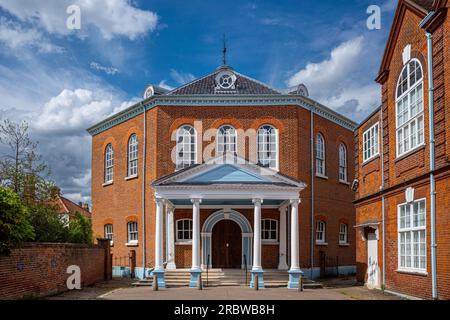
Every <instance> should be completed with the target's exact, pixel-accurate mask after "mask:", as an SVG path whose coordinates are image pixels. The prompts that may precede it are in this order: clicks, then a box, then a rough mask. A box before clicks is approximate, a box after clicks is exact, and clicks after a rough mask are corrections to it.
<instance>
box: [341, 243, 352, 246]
mask: <svg viewBox="0 0 450 320" xmlns="http://www.w3.org/2000/svg"><path fill="white" fill-rule="evenodd" d="M339 246H340V247H349V246H350V243H339Z"/></svg>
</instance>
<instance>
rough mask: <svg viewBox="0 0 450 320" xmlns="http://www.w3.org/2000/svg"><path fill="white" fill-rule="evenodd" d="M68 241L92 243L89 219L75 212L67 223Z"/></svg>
mask: <svg viewBox="0 0 450 320" xmlns="http://www.w3.org/2000/svg"><path fill="white" fill-rule="evenodd" d="M68 240H69V242H72V243H84V244H92V223H91V220H89V219H88V218H86V217H85V216H83V215H82V214H81V213H79V212H76V213H75V218H74V219H72V220H71V221H70V223H69V239H68Z"/></svg>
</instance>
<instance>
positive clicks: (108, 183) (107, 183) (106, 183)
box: [102, 180, 114, 187]
mask: <svg viewBox="0 0 450 320" xmlns="http://www.w3.org/2000/svg"><path fill="white" fill-rule="evenodd" d="M113 183H114V181H113V180H111V181H108V182H105V183H104V184H102V187H107V186H110V185H112V184H113Z"/></svg>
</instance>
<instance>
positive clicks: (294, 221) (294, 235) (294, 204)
mask: <svg viewBox="0 0 450 320" xmlns="http://www.w3.org/2000/svg"><path fill="white" fill-rule="evenodd" d="M290 202H291V269H290V270H299V269H300V264H299V252H298V246H299V243H298V242H299V236H298V204H299V202H300V200H299V199H294V200H291V201H290Z"/></svg>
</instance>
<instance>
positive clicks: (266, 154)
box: [258, 125, 278, 169]
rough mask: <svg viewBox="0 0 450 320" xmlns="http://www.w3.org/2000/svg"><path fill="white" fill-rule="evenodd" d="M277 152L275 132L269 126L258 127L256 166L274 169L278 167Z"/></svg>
mask: <svg viewBox="0 0 450 320" xmlns="http://www.w3.org/2000/svg"><path fill="white" fill-rule="evenodd" d="M277 150H278V137H277V130H276V129H275V128H274V127H272V126H270V125H264V126H262V127H260V128H259V129H258V164H260V165H262V166H264V167H270V168H272V169H276V168H277V167H278V165H277V159H278V155H277Z"/></svg>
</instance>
